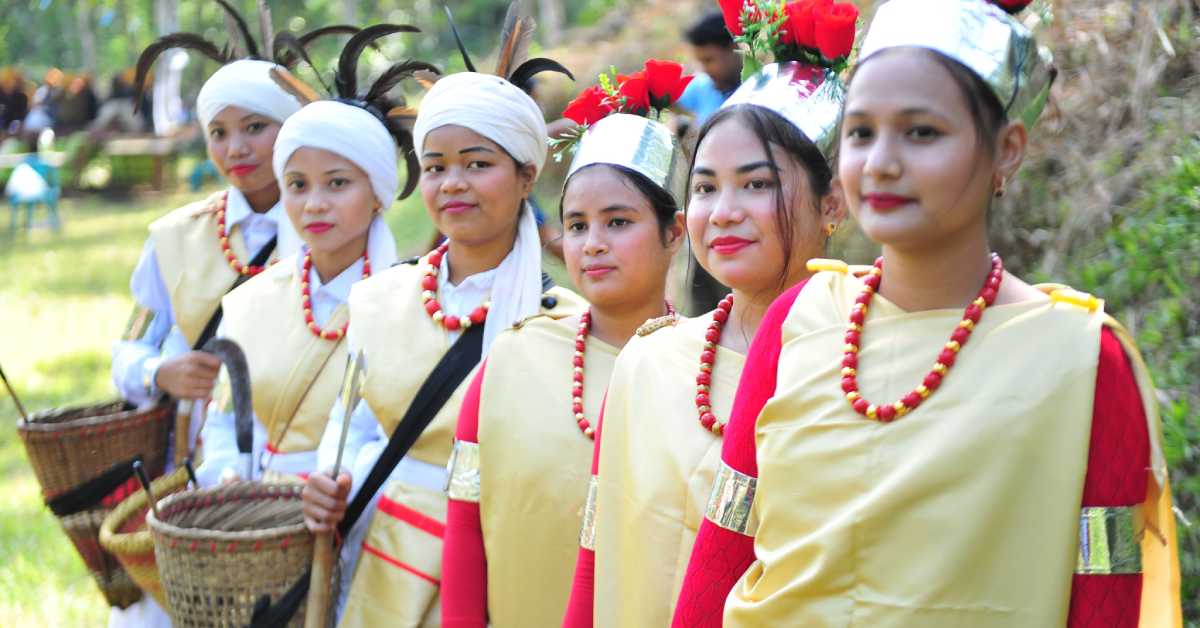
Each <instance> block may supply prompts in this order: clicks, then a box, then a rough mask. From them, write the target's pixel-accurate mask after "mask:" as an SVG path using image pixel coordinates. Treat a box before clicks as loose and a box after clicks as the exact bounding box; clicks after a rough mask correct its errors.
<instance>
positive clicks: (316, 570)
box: [304, 350, 365, 628]
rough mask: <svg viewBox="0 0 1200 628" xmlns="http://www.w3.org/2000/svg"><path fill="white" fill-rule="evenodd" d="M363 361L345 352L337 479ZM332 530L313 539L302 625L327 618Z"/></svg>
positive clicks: (317, 624) (315, 625)
mask: <svg viewBox="0 0 1200 628" xmlns="http://www.w3.org/2000/svg"><path fill="white" fill-rule="evenodd" d="M364 366H365V361H364V359H363V353H362V351H361V350H359V352H358V353H357V354H355V355H351V356H349V359H348V361H347V363H346V374H345V376H344V377H343V378H342V380H343V388H342V394H341V398H342V403H343V404H344V407H343V410H342V434H341V439H340V440H339V441H338V452H337V459H336V460H335V461H334V463H333V469H332V470H331V471H330V473H329V475H330V477H332V478H333V481H334V482H335V483H336V482H337V477H338V473H339V472H340V471H341V467H342V452H343V451H344V450H345V448H346V437H347V435H348V434H349V433H350V415H351V414H353V413H354V408H355V406H357V405H358V401H359V393H360V391H359V382H360V376H361V375H362V371H363V368H364ZM333 541H334V539H333V533H332V532H318V533H317V535H316V539H314V543H313V562H312V575H311V576H310V578H309V581H308V601H307V602H306V603H305V609H304V628H325V627H326V625H327V624H328V622H329V581H330V579H331V578H332V577H333V558H334V556H333V551H334V546H333Z"/></svg>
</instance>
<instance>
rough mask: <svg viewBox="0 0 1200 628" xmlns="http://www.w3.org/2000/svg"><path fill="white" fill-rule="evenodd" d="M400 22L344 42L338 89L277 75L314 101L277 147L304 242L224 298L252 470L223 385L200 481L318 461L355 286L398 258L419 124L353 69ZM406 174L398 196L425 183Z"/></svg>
mask: <svg viewBox="0 0 1200 628" xmlns="http://www.w3.org/2000/svg"><path fill="white" fill-rule="evenodd" d="M391 32H392V31H391V30H389V29H378V28H375V29H370V30H367V31H363V32H362V33H360V34H357V35H355V36H354V37H352V38H351V39H350V40H349V41H348V42H347V43H346V46H345V48H344V50H343V53H342V58H341V60H340V62H339V64H338V68H339V70H338V73H337V76H335V78H334V81H333V84H334V85H336V86H337V88H338V93H337V95H336V96H337V97H338V98H339V99H340V100H314V97H315V96H316V93H315V92H311V93H306V92H308V91H309V90H308V88H307V87H306V86H304V85H303V84H301V83H299V82H298V81H296V80H295V79H294V78H291V77H289V76H286V75H284V74H282V73H280V72H276V80H277V81H278V82H280V83H281V84H283V85H287V86H289V87H290V88H291V89H293V90H294V91H295V93H297V96H298V97H299V98H301V100H302V101H305V102H308V103H309V104H306V105H305V106H304V108H302V109H301V110H300V111H299V112H297V113H296V114H294V115H293V116H292V117H291V118H289V119H288V120H287V122H285V123H284V125H283V128H282V129H280V131H279V135H278V137H277V138H276V141H275V149H274V158H273V168H274V171H275V176H276V178H277V179H278V180H279V181H280V182H281V183H282V187H283V205H284V208H285V209H286V210H287V215H288V218H289V220H290V221H291V223H292V226H293V227H294V229H295V230H296V232H297V233H299V234H300V237H301V238H302V239H303V240H304V247H303V248H302V249H301V250H300V252H299V253H298V254H297V255H295V256H294V257H292V258H289V259H287V260H284V261H283V262H282V263H280V264H276V265H275V266H273V267H271V268H270V269H268V270H267V271H266V272H264V273H262V275H260V276H259V277H256V278H255V279H254V280H252V281H249V282H247V283H246V284H245V285H244V286H242V287H240V288H238V289H237V290H234V291H233V292H232V293H231V294H229V295H228V296H226V297H225V299H224V300H223V301H222V307H223V309H224V311H225V318H224V320H223V321H222V323H221V327H220V329H219V330H218V332H217V335H218V336H222V337H226V338H230V339H232V340H234V341H236V342H237V343H238V344H239V345H240V346H241V347H242V349H243V351H244V352H245V354H246V360H247V364H248V366H249V369H250V371H249V373H250V384H251V392H252V395H251V399H252V400H253V403H254V434H253V447H252V451H251V452H250V457H249V462H250V463H251V464H250V473H251V475H250V476H249V477H247V476H246V470H245V469H244V468H243V466H242V465H239V464H238V463H239V452H238V449H237V434H236V432H237V430H236V426H235V421H234V416H233V412H232V409H231V408H230V407H229V403H230V400H229V395H228V394H218V395H217V398H216V400H215V401H214V403H213V407H211V408H210V410H209V413H208V418H207V420H206V422H205V426H204V430H203V432H202V437H203V442H204V462H203V464H202V465H201V466H200V468H199V469H197V475H198V476H199V479H200V483H201V484H204V485H208V484H212V483H214V482H216V481H217V480H218V479H222V480H228V479H232V478H240V479H243V480H260V479H261V480H266V481H272V480H284V479H302V478H304V477H307V476H308V475H309V474H310V473H312V471H314V470H315V468H316V463H317V451H316V450H317V445H318V443H319V442H320V439H321V436H322V434H323V433H324V430H325V424H326V422H327V421H328V418H329V408H330V407H332V406H333V405H334V402H335V400H336V397H337V393H338V388H339V386H340V384H341V382H342V374H343V367H344V365H345V364H346V343H345V341H344V339H345V335H346V330H347V327H348V326H349V319H348V313H347V307H346V305H345V304H346V300H347V298H348V297H349V295H350V288H351V287H352V286H353V285H354V284H355V283H356V282H358V281H359V280H360V279H366V278H367V277H369V276H370V275H371V269H372V268H384V269H386V268H390V267H391V266H392V265H393V264H394V263H395V262H396V244H395V240H394V239H393V237H392V233H391V231H390V230H389V229H388V226H387V223H386V221H385V220H384V218H383V211H384V210H385V209H387V208H388V207H390V206H391V203H392V199H394V198H395V197H396V192H397V190H398V188H399V187H400V180H399V176H398V173H397V170H398V167H399V163H398V159H397V145H399V149H400V151H401V152H403V153H406V154H407V153H409V152H411V150H412V135H411V133H410V132H409V131H408V130H406V129H404V128H403V127H402V125H401V123H400V122H398V121H397V120H394V119H389V118H387V117H386V112H389V111H394V110H396V108H397V107H400V106H401V105H402V104H403V103H402V102H398V101H395V100H394V99H392V98H390V97H388V96H387V89H386V86H380V87H378V88H376V87H374V86H372V87H370V88H368V89H364V90H363V94H359V93H358V90H357V89H356V88H357V84H358V81H357V78H356V77H355V74H356V70H357V68H358V59H357V55H358V53H359V52H360V51H361V50H362V49H363V48H364V47H365V46H366V45H368V44H369V43H370V42H372V41H374V40H376V39H378V38H380V37H382V36H384V35H387V34H390V33H391ZM392 67H393V68H398V69H399V70H401V71H404V72H407V73H410V74H411V72H413V71H416V70H418V69H422V70H426V71H431V70H432V69H433V67H432V66H428V65H426V64H422V63H420V62H414V61H406V62H403V63H402V64H396V65H394V66H392ZM380 76H381V77H385V76H386V77H387V80H392V79H396V78H403V76H404V74H400V75H399V76H397V75H395V74H394V73H389V72H388V71H385V72H383V73H381V74H380ZM406 174H407V180H408V182H409V184H408V185H406V186H405V189H404V193H403V194H401V198H404V197H405V196H407V195H408V194H409V193H411V192H412V191H413V189H414V188H415V187H416V180H417V176H418V174H419V172H418V171H417V168H416V167H415V164H412V163H410V164H409V168H408V172H407V173H406ZM222 390H227V389H225V388H223V387H222ZM241 462H245V461H241Z"/></svg>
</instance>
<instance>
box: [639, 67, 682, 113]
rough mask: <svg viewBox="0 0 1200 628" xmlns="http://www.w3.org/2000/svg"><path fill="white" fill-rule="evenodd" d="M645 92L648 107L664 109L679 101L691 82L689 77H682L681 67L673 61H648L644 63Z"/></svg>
mask: <svg viewBox="0 0 1200 628" xmlns="http://www.w3.org/2000/svg"><path fill="white" fill-rule="evenodd" d="M645 75H646V91H647V92H648V94H649V97H650V105H651V106H652V107H654V108H655V109H666V108H667V107H669V106H671V103H673V102H675V101H677V100H679V97H680V96H682V95H683V90H684V88H686V87H687V86H688V83H691V82H692V77H691V76H684V75H683V66H682V65H679V64H678V63H675V62H674V61H659V60H658V59H650V60H649V61H647V62H646V69H645Z"/></svg>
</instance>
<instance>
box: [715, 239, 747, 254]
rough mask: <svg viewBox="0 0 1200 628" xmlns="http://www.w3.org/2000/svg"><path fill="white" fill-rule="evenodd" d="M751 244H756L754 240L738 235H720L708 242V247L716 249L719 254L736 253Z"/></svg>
mask: <svg viewBox="0 0 1200 628" xmlns="http://www.w3.org/2000/svg"><path fill="white" fill-rule="evenodd" d="M751 244H754V241H753V240H747V239H745V238H739V237H737V236H720V237H717V238H713V240H712V242H709V243H708V248H710V249H712V250H714V251H716V252H717V254H719V255H735V254H736V253H737V252H738V251H741V250H742V249H744V248H746V247H747V246H750V245H751Z"/></svg>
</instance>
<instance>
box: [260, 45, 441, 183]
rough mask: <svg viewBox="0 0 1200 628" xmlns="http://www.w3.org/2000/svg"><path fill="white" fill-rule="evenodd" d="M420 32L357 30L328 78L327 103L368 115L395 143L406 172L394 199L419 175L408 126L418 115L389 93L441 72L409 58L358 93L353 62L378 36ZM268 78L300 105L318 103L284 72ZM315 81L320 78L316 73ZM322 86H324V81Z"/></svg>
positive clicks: (273, 72)
mask: <svg viewBox="0 0 1200 628" xmlns="http://www.w3.org/2000/svg"><path fill="white" fill-rule="evenodd" d="M419 32H420V29H418V28H417V27H415V26H409V25H407V24H375V25H373V26H368V27H366V28H364V29H362V30H360V31H358V32H356V33H355V34H354V36H352V37H351V38H350V39H349V41H347V42H346V45H345V47H343V48H342V52H341V54H339V55H338V62H337V69H336V70H335V71H334V75H333V89H332V90H329V89H328V88H327V89H326V91H329V92H330V93H331V99H332V100H336V101H338V102H341V103H345V104H348V105H353V106H355V107H361V108H363V109H365V110H367V111H368V112H370V113H371V114H372V115H374V116H375V117H376V118H378V119H379V121H380V122H382V123H383V126H384V128H386V129H387V131H388V133H389V134H390V135H391V136H392V139H394V140H395V142H396V144H397V146H399V148H400V152H401V153H402V154H403V155H404V164H405V169H406V177H405V182H404V188H403V189H402V190H401V192H400V196H399V198H401V199H403V198H407V197H408V196H409V195H410V194H412V192H413V190H414V189H416V186H417V179H418V177H419V176H420V171H421V170H420V163H419V162H418V160H417V155H416V151H415V150H414V149H413V134H412V126H413V123H414V122H415V120H416V117H417V112H416V110H415V109H413V108H410V107H409V106H408V105H407V104H406V102H405V100H404V98H403V96H393V95H391V91H392V90H393V89H394V88H395V87H396V86H397V85H399V84H400V82H401V81H403V80H404V79H408V78H415V77H416V75H417V74H421V75H423V76H432V77H438V76H440V75H441V74H440V71H439V70H438V68H437V67H436V66H434V65H432V64H430V63H426V62H424V61H417V60H413V59H409V60H405V61H400V62H398V63H393V64H392V65H390V66H388V68H387V69H385V70H384V71H383V72H382V73H380V74H379V76H377V77H376V78H375V80H373V81H371V83H370V84H369V85H368V86H367V87H366V88H365V89H360V88H359V80H358V62H359V59H360V58H361V57H362V53H363V51H364V50H366V49H367V47H368V46H371V45H372V44H374V43H375V42H376V41H377V40H379V39H380V38H382V37H386V36H388V35H392V34H395V33H419ZM285 43H286V45H287V46H289V47H291V48H292V49H293V50H295V51H296V52H297V54H300V55H303V49H302V48H300V49H296V48H295V47H293V46H292V42H291V41H290V40H287V41H286V42H285ZM281 65H282V64H281ZM310 65H311V64H310ZM271 78H272V79H274V80H275V82H276V83H277V84H278V85H279V86H280V87H282V88H283V89H284V91H286V92H288V93H290V94H291V95H293V96H295V97H296V98H297V99H298V100H299V101H300V102H301V104H305V105H307V104H308V103H311V102H314V101H316V100H320V99H321V97H320V96H319V95H318V94H317V92H316V90H314V89H313V88H311V87H309V86H308V85H306V84H305V83H304V82H303V81H300V80H299V79H297V78H296V77H295V76H293V75H292V74H291V73H290V72H288V71H286V70H281V69H279V68H272V69H271ZM318 80H321V78H320V74H319V73H318ZM321 82H322V85H324V84H325V83H324V80H321Z"/></svg>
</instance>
